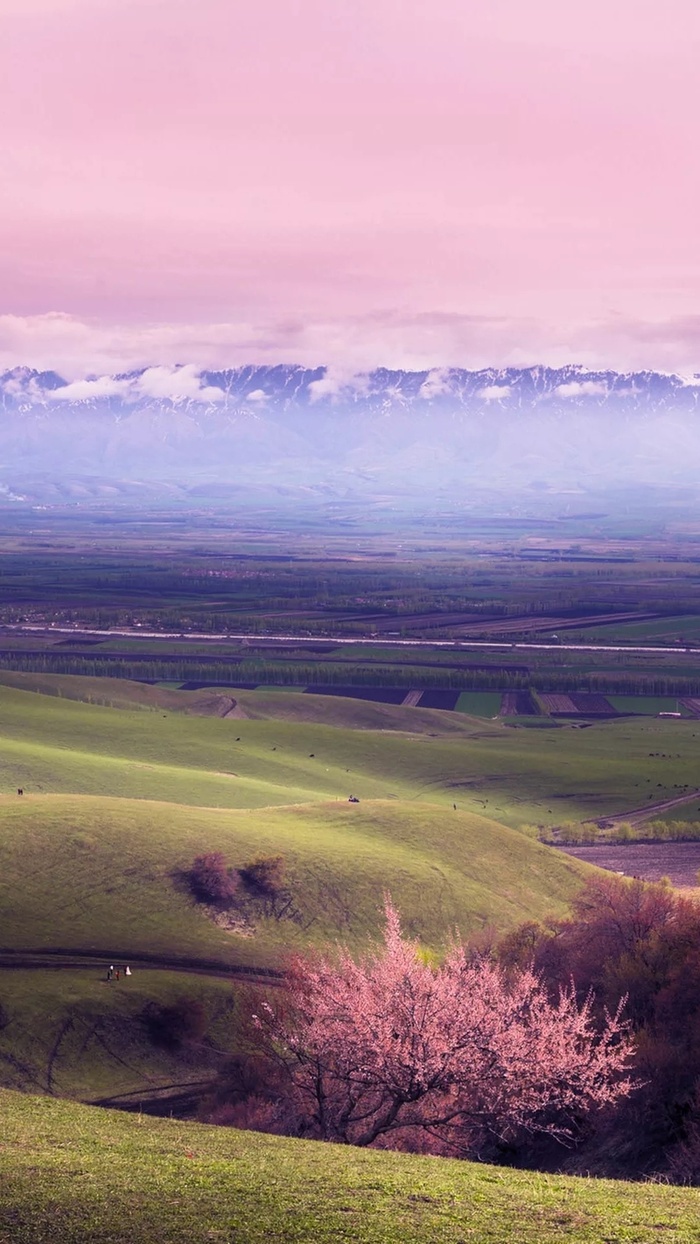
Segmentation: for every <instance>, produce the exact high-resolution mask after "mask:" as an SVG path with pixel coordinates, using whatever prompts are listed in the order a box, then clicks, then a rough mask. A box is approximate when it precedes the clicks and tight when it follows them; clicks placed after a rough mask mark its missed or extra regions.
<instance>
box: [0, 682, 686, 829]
mask: <svg viewBox="0 0 700 1244" xmlns="http://www.w3.org/2000/svg"><path fill="white" fill-rule="evenodd" d="M30 677H32V676H29V675H27V676H26V678H30ZM37 678H38V676H37ZM42 678H43V676H42ZM70 681H71V690H72V694H74V695H76V694H77V693H78V691H79V688H76V687H75V684H76V683H78V682H80V681H81V680H79V679H78V678H73V679H71V680H70ZM59 682H60V680H59V679H58V678H54V680H53V685H54V692H57V691H58V690H60V689H61V688H60V686H59ZM85 682H86V683H87V684H88V686H87V687H86V688H85V689H84V690H83V691H82V694H83V695H84V696H85V697H87V698H89V697H92V698H96V697H97V696H98V694H99V687H97V688H96V686H95V684H97V683H99V680H97V679H86V680H85ZM37 685H42V684H41V679H39V678H38V683H37ZM118 685H119V686H120V687H121V691H120V695H121V697H122V698H121V700H120V703H121V704H122V705H125V704H126V703H127V701H128V700H129V696H130V694H131V692H130V690H129V688H130V686H132V687H134V686H135V688H136V690H135V691H134V695H135V696H136V697H137V699H138V702H139V707H137V708H131V707H119V708H115V707H103V706H100V705H97V704H94V703H87V702H81V701H79V700H76V699H72V700H69V699H66V698H64V697H63V696H59V695H58V694H52V695H46V694H37V693H36V692H29V691H27V690H18V689H16V688H10V687H7V686H2V687H0V792H2V791H5V792H7V793H10V792H12V791H13V790H16V789H17V788H18V787H24V788H25V789H26V790H27V791H30V792H32V793H55V792H60V793H76V794H91V795H102V796H115V797H121V798H124V797H125V798H133V799H156V800H165V801H168V802H172V803H177V804H184V805H188V806H194V805H199V806H206V807H220V808H251V807H269V806H272V805H283V804H285V805H286V804H292V803H308V802H312V801H315V800H318V801H321V802H326V801H328V800H329V799H338V798H342V799H346V798H347V797H348V795H350V794H355V795H357V796H358V797H360V798H362V799H382V798H392V799H393V798H398V799H402V800H409V801H411V802H421V803H425V804H431V805H436V806H438V805H442V806H443V807H450V808H451V806H452V803H453V802H456V803H457V804H458V807H459V808H460V810H465V811H473V812H479V813H483V814H484V815H487V816H489V817H491V818H493V819H494V820H498V821H500V822H502V823H504V824H507V825H512V826H515V827H517V826H519V825H522V824H526V823H531V822H536V823H540V824H544V825H552V824H556V823H558V822H559V821H562V820H579V819H585V818H587V817H593V816H601V815H606V814H608V813H612V812H617V813H620V812H624V811H625V810H627V809H628V808H631V807H637V806H639V805H640V804H641V803H643V802H644V801H645V800H646V799H653V800H662V799H666V798H672V797H674V796H675V795H677V794H678V793H679V791H680V790H681V789H682V787H683V785H684V784H685V783H690V785H691V786H694V785H696V775H695V757H696V752H697V738H698V737H700V727H699V726H698V723H697V722H695V721H692V720H688V721H657V720H655V719H649V720H648V721H645V720H643V719H622V720H619V721H612V722H608V721H606V722H599V723H596V724H595V725H594V726H592V727H590V728H589V729H586V730H581V729H578V728H575V727H571V726H565V727H562V728H555V729H551V730H527V729H518V728H512V727H509V726H507V725H504V724H503V723H501V722H484V721H478V720H477V719H475V718H468V717H465V716H463V715H462V714H449V713H440V712H439V711H437V710H420V709H413V708H403V707H400V706H399V707H395V706H390V705H378V706H377V705H366V704H363V703H361V702H359V701H354V700H343V699H340V698H339V699H336V698H335V697H326V698H324V697H322V696H307V695H301V694H296V693H294V692H288V693H275V692H266V691H263V692H243V693H241V696H240V707H241V710H242V711H244V712H246V713H248V714H249V716H248V718H247V719H240V718H231V717H227V718H223V719H222V718H219V717H217V716H200V715H193V714H191V713H190V712H189V711H186V710H188V709H189V708H190V707H191V703H190V701H189V700H188V698H187V697H188V696H190V695H193V696H195V697H197V696H200V695H202V694H203V693H200V692H178V691H165V690H164V689H162V688H150V687H148V688H144V687H143V686H142V685H141V684H127V683H124V684H118ZM109 694H111V692H110V693H109ZM163 695H167V696H168V697H175V698H174V699H171V700H169V701H168V703H169V704H170V705H171V706H172V705H173V704H174V705H175V706H176V708H177V711H172V709H168V710H165V711H163V705H162V704H161V703H160V700H159V697H160V696H163ZM329 699H330V700H331V703H330V704H329V703H328V700H329ZM198 703H199V706H200V708H201V707H202V703H203V702H202V701H198ZM145 704H150V706H151V711H144V706H145ZM210 706H211V705H210ZM181 710H182V711H181ZM380 710H381V711H380ZM331 721H332V724H329V722H331ZM380 721H381V722H383V723H384V724H383V725H381V726H379V722H380Z"/></svg>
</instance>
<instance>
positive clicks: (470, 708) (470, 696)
mask: <svg viewBox="0 0 700 1244" xmlns="http://www.w3.org/2000/svg"><path fill="white" fill-rule="evenodd" d="M502 698H503V697H502V696H501V694H500V692H498V691H463V692H462V694H461V695H460V697H459V699H458V701H457V704H456V705H455V708H456V711H457V712H458V713H471V714H473V716H474V717H497V716H498V714H499V712H500V708H501V700H502Z"/></svg>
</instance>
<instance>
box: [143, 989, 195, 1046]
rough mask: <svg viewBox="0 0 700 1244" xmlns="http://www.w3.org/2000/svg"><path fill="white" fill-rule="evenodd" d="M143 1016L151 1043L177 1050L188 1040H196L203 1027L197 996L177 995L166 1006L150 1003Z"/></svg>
mask: <svg viewBox="0 0 700 1244" xmlns="http://www.w3.org/2000/svg"><path fill="white" fill-rule="evenodd" d="M143 1020H144V1023H145V1025H146V1030H147V1032H148V1036H149V1038H150V1040H151V1041H152V1042H153V1044H154V1045H158V1046H160V1047H161V1048H162V1049H166V1050H179V1049H181V1048H182V1046H183V1045H185V1044H187V1043H188V1042H190V1041H200V1040H201V1039H202V1037H203V1036H204V1034H205V1032H206V1029H207V1014H206V1011H205V1009H204V1007H203V1005H202V1003H201V1002H200V1001H199V1000H198V999H197V998H178V999H177V1001H175V1002H173V1003H172V1004H171V1005H170V1006H159V1005H158V1004H156V1003H152V1004H151V1005H150V1006H149V1007H147V1009H146V1011H145V1012H144V1015H143Z"/></svg>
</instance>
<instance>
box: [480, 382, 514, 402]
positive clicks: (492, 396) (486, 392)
mask: <svg viewBox="0 0 700 1244" xmlns="http://www.w3.org/2000/svg"><path fill="white" fill-rule="evenodd" d="M510 392H511V390H510V385H509V384H487V385H484V387H483V389H479V392H478V395H477V396H478V397H480V398H482V399H483V401H485V402H500V401H502V400H503V398H506V397H510Z"/></svg>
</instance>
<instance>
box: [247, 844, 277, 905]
mask: <svg viewBox="0 0 700 1244" xmlns="http://www.w3.org/2000/svg"><path fill="white" fill-rule="evenodd" d="M240 878H241V881H242V882H243V884H244V886H245V887H246V889H247V890H249V891H250V893H251V894H254V895H257V896H259V897H260V898H276V897H277V895H278V894H279V893H280V891H281V890H282V889H283V888H284V859H283V857H282V856H281V855H269V856H259V857H258V859H256V860H253V862H252V864H247V865H246V867H245V868H241V869H240Z"/></svg>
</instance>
